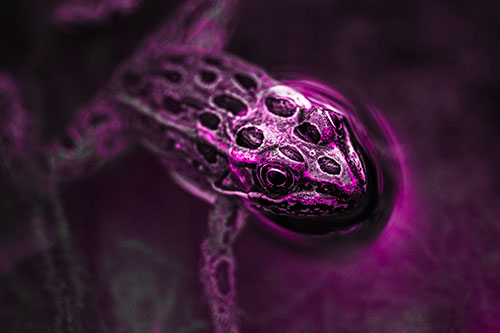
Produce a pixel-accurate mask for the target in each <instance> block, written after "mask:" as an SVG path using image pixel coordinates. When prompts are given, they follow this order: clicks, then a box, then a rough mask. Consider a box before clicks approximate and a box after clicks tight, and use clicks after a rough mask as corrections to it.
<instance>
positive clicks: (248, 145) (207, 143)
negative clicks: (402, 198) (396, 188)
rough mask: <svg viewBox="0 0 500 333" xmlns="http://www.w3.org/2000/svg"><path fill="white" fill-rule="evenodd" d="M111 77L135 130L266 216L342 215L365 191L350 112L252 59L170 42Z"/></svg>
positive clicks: (206, 182)
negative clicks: (308, 93)
mask: <svg viewBox="0 0 500 333" xmlns="http://www.w3.org/2000/svg"><path fill="white" fill-rule="evenodd" d="M132 77H133V78H136V79H134V80H132V82H131V80H130V78H132ZM116 85H117V86H118V87H119V88H118V91H119V97H118V100H119V103H120V104H123V105H124V108H127V109H128V110H129V112H128V115H127V124H128V126H129V127H130V128H131V129H132V131H134V132H135V133H137V136H138V137H139V138H141V140H142V143H143V144H144V145H145V146H146V147H148V148H149V149H150V150H152V151H154V152H155V153H157V154H159V156H161V158H162V160H163V161H164V162H165V164H166V165H168V166H169V167H170V168H172V169H174V170H176V171H178V173H179V174H181V175H182V176H183V177H185V178H188V179H189V180H190V181H191V182H194V183H195V184H196V185H197V187H200V188H203V189H204V191H209V192H211V193H213V195H218V194H224V195H231V196H235V197H237V198H238V199H239V200H241V201H242V202H243V204H244V205H246V206H247V207H249V208H250V209H252V210H254V211H258V212H262V213H263V214H264V215H268V216H272V215H281V216H292V217H297V216H300V217H318V216H319V217H323V216H336V215H339V216H341V215H342V214H346V213H349V210H351V209H354V208H356V207H358V206H360V205H362V203H363V200H364V199H366V193H367V179H366V178H367V176H366V171H365V169H364V165H365V164H364V161H363V157H362V155H361V154H360V153H359V152H358V150H357V149H356V148H355V147H354V145H353V140H354V139H353V134H352V133H351V132H350V130H349V128H348V127H347V126H346V123H347V122H348V121H349V120H348V119H349V118H348V115H347V114H346V113H345V112H343V111H342V110H340V109H338V108H335V107H334V106H327V105H323V104H321V103H318V102H316V101H313V100H309V99H307V98H306V97H305V96H304V95H302V94H300V93H299V92H297V91H295V90H294V89H292V88H290V87H287V86H285V85H282V84H281V83H280V82H278V81H277V80H275V79H273V78H272V77H270V76H269V75H268V74H266V73H265V72H264V71H262V70H260V69H259V68H258V67H257V66H255V65H250V64H248V63H246V62H244V61H242V60H240V59H238V58H236V57H234V56H230V55H226V54H218V53H216V54H214V53H203V52H192V51H191V50H189V49H187V50H186V49H184V50H183V49H173V50H169V51H167V52H165V54H162V55H160V56H157V57H155V58H153V59H151V60H148V61H145V62H143V63H141V64H138V65H136V66H135V67H130V68H126V69H125V70H123V72H122V73H121V76H120V78H119V79H117V82H116ZM125 113H127V112H125ZM334 228H335V226H334V225H333V226H332V230H333V229H334Z"/></svg>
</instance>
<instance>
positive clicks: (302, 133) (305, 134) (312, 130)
mask: <svg viewBox="0 0 500 333" xmlns="http://www.w3.org/2000/svg"><path fill="white" fill-rule="evenodd" d="M293 132H294V133H295V135H297V136H298V137H299V138H301V139H302V140H304V141H306V142H310V143H314V144H318V142H319V140H320V139H321V134H319V131H318V129H317V128H316V126H314V125H313V124H311V123H309V122H305V123H302V124H300V125H299V126H297V127H295V129H294V130H293Z"/></svg>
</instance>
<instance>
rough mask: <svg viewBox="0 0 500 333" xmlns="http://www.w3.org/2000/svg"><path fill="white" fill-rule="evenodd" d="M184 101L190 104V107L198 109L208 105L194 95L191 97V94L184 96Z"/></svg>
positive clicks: (185, 103)
mask: <svg viewBox="0 0 500 333" xmlns="http://www.w3.org/2000/svg"><path fill="white" fill-rule="evenodd" d="M182 103H183V104H184V105H186V106H189V107H191V108H193V109H196V110H201V109H203V108H204V107H205V106H206V104H205V103H203V102H202V101H200V100H197V99H196V98H194V97H189V96H186V97H183V98H182Z"/></svg>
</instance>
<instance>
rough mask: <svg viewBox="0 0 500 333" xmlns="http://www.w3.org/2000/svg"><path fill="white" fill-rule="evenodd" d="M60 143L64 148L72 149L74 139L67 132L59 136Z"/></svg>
mask: <svg viewBox="0 0 500 333" xmlns="http://www.w3.org/2000/svg"><path fill="white" fill-rule="evenodd" d="M61 145H62V146H63V147H64V148H66V149H73V148H74V147H75V140H73V138H72V137H71V136H70V135H69V134H65V135H64V136H63V137H62V138H61Z"/></svg>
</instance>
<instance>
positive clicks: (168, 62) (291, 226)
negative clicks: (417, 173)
mask: <svg viewBox="0 0 500 333" xmlns="http://www.w3.org/2000/svg"><path fill="white" fill-rule="evenodd" d="M237 12H238V2H237V1H235V0H188V1H186V2H185V3H184V4H182V5H181V6H180V7H179V9H178V10H177V11H176V12H175V13H174V14H173V15H172V17H171V18H169V19H168V20H167V21H166V22H165V24H164V25H162V26H161V27H160V28H159V29H158V30H157V31H156V32H154V33H153V34H152V35H151V36H149V37H148V38H146V40H145V41H144V42H143V43H142V44H141V45H140V46H139V47H138V48H137V51H136V52H135V53H134V54H133V55H132V56H131V57H130V59H128V60H127V61H125V62H123V63H122V64H121V65H119V66H118V68H117V69H116V71H115V73H114V74H113V75H112V77H111V78H110V80H109V82H108V84H107V85H106V86H105V88H104V89H102V91H100V92H99V93H97V94H96V95H95V96H94V97H93V98H92V99H91V100H90V101H89V102H88V103H87V104H85V105H83V106H82V107H80V108H79V109H78V110H77V112H76V116H75V119H74V121H73V122H72V123H71V124H70V125H69V126H68V128H67V129H66V130H65V131H64V134H63V135H62V136H60V137H59V138H57V139H55V140H54V141H52V142H51V143H50V144H48V145H46V146H43V147H37V148H32V147H33V146H34V145H33V144H28V143H26V142H29V141H30V140H29V128H30V123H31V122H32V121H33V120H32V117H31V116H30V114H29V111H28V110H27V109H26V107H24V106H23V103H22V101H21V100H22V98H21V96H20V92H19V89H17V88H16V82H15V79H14V78H11V77H9V76H8V75H6V74H3V75H2V76H0V88H2V91H3V92H4V96H6V97H4V100H7V102H5V103H4V104H5V106H3V113H4V114H5V115H4V117H3V119H6V120H4V121H3V125H2V131H3V133H4V135H3V136H2V137H3V138H4V142H3V143H2V160H3V162H2V163H3V165H4V168H5V169H7V170H9V171H10V172H9V173H11V174H12V175H21V176H19V177H17V178H19V179H21V180H20V181H19V183H21V184H22V183H26V178H30V177H24V178H23V177H22V174H23V172H24V174H26V172H25V171H23V170H26V169H28V170H29V169H30V168H33V167H32V166H33V165H35V164H36V163H39V161H42V162H40V164H42V165H44V167H45V168H46V170H49V171H48V172H45V173H46V174H50V175H52V177H53V178H51V180H46V181H45V183H49V184H50V186H49V187H51V186H57V184H59V183H62V182H65V181H69V180H71V179H75V178H78V177H81V176H82V175H85V174H88V173H90V172H92V171H93V170H96V169H98V168H100V167H102V166H103V165H106V164H107V163H109V161H110V160H113V159H115V158H117V157H118V156H120V155H122V154H123V153H124V152H126V151H128V150H129V149H130V147H131V146H133V145H139V146H141V147H143V148H144V149H146V150H148V151H150V152H152V153H153V154H154V155H155V156H157V158H158V160H159V161H160V163H162V165H164V166H165V167H166V169H167V170H168V172H169V173H170V174H171V175H172V177H173V179H174V180H175V181H176V182H177V183H178V184H179V185H180V186H181V187H182V188H184V189H186V190H187V191H189V192H191V193H193V194H194V195H196V196H198V197H200V198H201V199H203V200H206V201H208V202H209V203H211V204H212V205H213V209H212V212H211V213H210V216H209V218H208V236H207V238H206V240H205V241H204V242H203V243H202V244H201V254H202V255H201V257H202V264H201V267H200V279H201V282H202V285H203V289H204V292H205V295H206V298H207V300H208V303H209V307H210V309H211V314H212V320H213V324H214V329H215V331H216V332H240V331H241V322H240V314H241V311H240V310H239V309H238V306H237V290H236V289H237V288H236V277H235V276H236V271H237V264H236V258H235V256H234V251H233V247H234V244H235V241H236V239H237V238H238V236H239V234H240V233H241V231H242V230H243V229H244V227H245V225H246V223H247V220H248V217H249V215H250V214H252V215H255V216H257V217H258V220H259V221H262V222H263V224H264V225H266V226H267V227H268V228H269V229H271V230H272V232H275V233H277V234H280V235H283V236H285V237H289V238H295V239H302V240H303V239H307V240H311V239H312V240H313V241H314V240H315V239H329V240H331V239H334V238H335V237H343V236H345V235H347V234H353V233H356V232H358V231H360V230H363V229H366V228H368V227H369V225H370V218H369V216H370V215H377V214H380V209H378V210H377V207H378V206H380V200H379V196H380V194H381V191H382V188H384V191H386V192H390V188H391V186H390V183H389V182H388V181H387V179H388V178H389V177H386V180H385V184H383V181H384V180H383V179H384V178H383V177H381V173H385V171H384V170H382V171H381V169H383V168H381V163H380V162H379V161H377V159H376V156H375V155H374V153H373V147H370V138H369V137H368V134H367V131H366V130H365V129H364V127H363V123H362V122H360V120H359V119H358V116H357V115H356V112H355V110H356V106H354V105H353V104H351V103H350V102H349V101H348V100H347V98H345V97H344V96H342V95H341V94H339V93H337V92H336V91H335V90H333V89H331V88H329V87H327V86H324V85H321V84H319V83H314V82H309V81H304V80H302V81H301V80H296V81H280V80H278V79H276V78H274V77H272V76H271V75H270V74H268V73H267V72H266V71H265V70H264V69H262V68H260V67H259V66H258V65H255V64H251V63H249V62H247V61H245V60H243V59H241V58H240V57H238V56H235V55H231V54H229V53H227V52H226V51H225V50H224V48H225V46H226V44H227V43H228V41H229V39H230V35H231V32H232V30H233V29H234V22H235V16H236V13H237ZM358 108H359V107H358ZM363 115H366V112H365V113H363ZM12 143H14V144H12ZM9 147H10V148H9ZM12 147H15V148H12ZM35 156H36V161H37V162H35ZM13 165H22V167H21V168H19V169H18V170H17V171H14V170H13V167H12V166H13ZM35 169H36V168H35ZM33 173H37V172H36V171H33ZM41 173H44V172H38V175H40V174H41ZM42 178H43V177H42ZM39 187H45V186H39ZM389 201H390V200H389ZM389 206H390V205H389ZM389 210H390V209H389Z"/></svg>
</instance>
